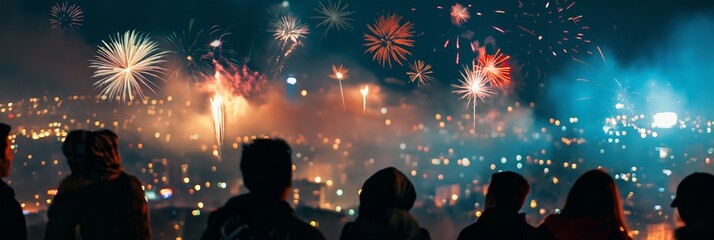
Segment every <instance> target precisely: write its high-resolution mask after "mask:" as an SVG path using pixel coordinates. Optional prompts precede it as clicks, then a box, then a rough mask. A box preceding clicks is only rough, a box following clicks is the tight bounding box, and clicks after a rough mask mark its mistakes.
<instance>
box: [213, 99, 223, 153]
mask: <svg viewBox="0 0 714 240" xmlns="http://www.w3.org/2000/svg"><path fill="white" fill-rule="evenodd" d="M210 101H211V112H212V113H213V130H214V133H215V137H216V145H217V146H218V158H220V157H221V151H222V149H223V134H224V133H225V111H226V108H225V105H224V103H223V97H222V96H221V95H220V94H218V93H216V95H215V96H214V97H213V98H211V99H210Z"/></svg>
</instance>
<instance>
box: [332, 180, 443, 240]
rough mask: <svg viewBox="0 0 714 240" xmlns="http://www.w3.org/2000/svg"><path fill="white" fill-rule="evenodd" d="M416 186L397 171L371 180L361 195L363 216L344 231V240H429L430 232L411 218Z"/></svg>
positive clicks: (366, 183) (360, 205) (360, 209)
mask: <svg viewBox="0 0 714 240" xmlns="http://www.w3.org/2000/svg"><path fill="white" fill-rule="evenodd" d="M415 200H416V191H415V190H414V185H412V183H411V182H410V181H409V179H407V177H406V176H404V174H403V173H402V172H400V171H399V170H397V169H396V168H393V167H389V168H385V169H382V170H379V171H378V172H377V173H375V174H374V175H372V176H371V177H369V179H367V181H366V182H365V183H364V185H363V186H362V192H361V193H360V195H359V203H360V204H359V216H358V217H357V220H355V221H354V222H351V223H347V225H345V227H344V228H343V229H342V234H341V236H340V239H342V240H353V239H354V240H378V239H379V240H382V239H385V240H386V239H403V240H425V239H431V238H430V236H429V232H428V231H427V230H426V229H423V228H421V227H420V226H419V224H418V223H417V221H416V220H414V218H413V217H412V216H411V215H410V214H409V209H411V208H412V206H414V201H415Z"/></svg>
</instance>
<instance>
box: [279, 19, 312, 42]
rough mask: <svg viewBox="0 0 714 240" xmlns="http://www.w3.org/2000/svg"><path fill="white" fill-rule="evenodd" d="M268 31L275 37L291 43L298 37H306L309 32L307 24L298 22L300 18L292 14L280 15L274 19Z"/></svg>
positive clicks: (298, 39) (297, 40) (298, 38)
mask: <svg viewBox="0 0 714 240" xmlns="http://www.w3.org/2000/svg"><path fill="white" fill-rule="evenodd" d="M271 27H272V28H271V29H270V32H272V33H273V37H275V39H277V40H280V41H282V42H283V43H287V42H288V40H290V41H291V42H293V43H298V42H299V41H300V38H307V34H309V33H310V28H308V26H307V24H304V23H302V22H300V19H298V18H296V17H294V16H293V15H287V16H282V17H280V18H277V19H275V21H274V22H273V23H271Z"/></svg>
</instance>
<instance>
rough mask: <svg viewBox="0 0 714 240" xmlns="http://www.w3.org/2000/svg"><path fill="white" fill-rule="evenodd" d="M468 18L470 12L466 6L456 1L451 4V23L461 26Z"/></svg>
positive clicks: (469, 17)
mask: <svg viewBox="0 0 714 240" xmlns="http://www.w3.org/2000/svg"><path fill="white" fill-rule="evenodd" d="M469 19H471V14H469V9H468V8H466V7H464V6H463V5H461V4H458V3H457V4H455V5H454V6H451V23H453V24H454V25H456V26H461V24H462V23H466V22H467V21H469Z"/></svg>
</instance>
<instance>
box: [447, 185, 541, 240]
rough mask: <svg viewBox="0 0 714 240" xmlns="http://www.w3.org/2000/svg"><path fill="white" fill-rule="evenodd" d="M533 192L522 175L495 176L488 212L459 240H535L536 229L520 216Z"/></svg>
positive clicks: (487, 204) (487, 205)
mask: <svg viewBox="0 0 714 240" xmlns="http://www.w3.org/2000/svg"><path fill="white" fill-rule="evenodd" d="M529 192H530V185H528V181H526V179H525V178H523V176H521V175H519V174H518V173H515V172H511V171H506V172H499V173H494V174H493V175H491V183H490V184H489V185H488V192H487V193H486V210H484V212H483V214H482V215H481V217H479V219H478V221H476V222H475V223H473V224H471V225H470V226H468V227H466V228H464V230H462V231H461V234H459V237H458V240H469V239H499V238H502V239H513V240H517V239H534V236H535V235H534V234H535V228H534V227H533V226H531V225H530V224H528V222H526V215H525V214H523V213H518V210H520V209H521V207H523V204H524V203H525V201H526V196H528V193H529Z"/></svg>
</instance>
